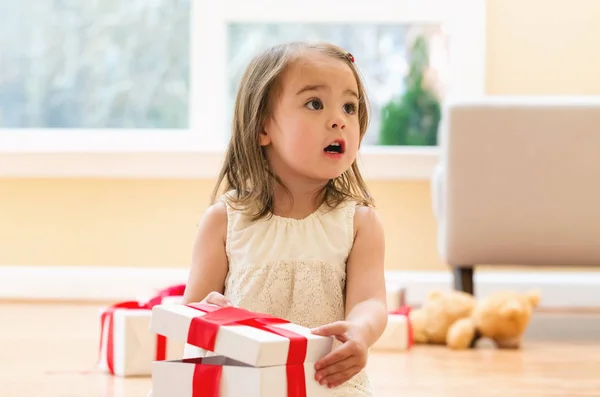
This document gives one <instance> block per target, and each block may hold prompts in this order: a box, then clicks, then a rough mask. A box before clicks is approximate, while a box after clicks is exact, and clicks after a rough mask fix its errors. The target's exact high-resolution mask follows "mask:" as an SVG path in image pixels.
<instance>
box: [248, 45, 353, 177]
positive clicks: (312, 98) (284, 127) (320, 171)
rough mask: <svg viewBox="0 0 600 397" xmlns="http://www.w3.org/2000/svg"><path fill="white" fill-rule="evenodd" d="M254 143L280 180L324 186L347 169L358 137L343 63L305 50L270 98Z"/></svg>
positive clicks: (350, 79)
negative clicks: (268, 114)
mask: <svg viewBox="0 0 600 397" xmlns="http://www.w3.org/2000/svg"><path fill="white" fill-rule="evenodd" d="M272 103H273V104H272V107H271V117H269V118H268V119H267V120H266V122H265V125H264V129H263V132H262V134H261V136H260V143H261V145H262V146H265V147H266V152H267V157H268V160H269V163H270V165H271V167H272V169H273V171H274V172H275V174H276V175H278V176H279V177H280V178H281V179H282V180H283V181H284V182H288V183H289V182H291V179H293V178H302V179H304V180H310V181H315V182H318V183H324V182H327V181H328V180H330V179H333V178H336V177H338V176H340V175H341V174H342V173H344V172H345V171H346V170H347V169H348V168H350V167H351V165H352V163H353V162H354V160H355V159H356V153H357V151H358V145H359V139H360V126H359V120H358V86H357V83H356V79H355V77H354V74H353V73H352V70H351V69H350V68H349V67H348V65H347V64H345V62H344V61H341V60H338V59H334V58H331V57H329V56H327V55H324V54H322V53H320V52H318V51H309V52H307V53H306V55H304V56H303V57H302V58H299V59H298V60H296V61H295V62H293V63H292V64H290V65H289V67H288V68H287V69H286V70H285V72H284V73H283V74H282V75H281V78H280V84H279V87H278V90H277V92H276V93H274V95H273V100H272Z"/></svg>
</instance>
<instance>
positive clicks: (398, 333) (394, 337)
mask: <svg viewBox="0 0 600 397" xmlns="http://www.w3.org/2000/svg"><path fill="white" fill-rule="evenodd" d="M409 314H410V308H409V307H408V306H403V307H401V308H399V309H398V310H394V311H391V312H390V313H389V314H388V323H387V326H386V327H385V330H384V331H383V334H382V335H381V337H380V338H379V339H378V340H377V342H375V343H374V344H373V345H372V346H371V350H376V351H377V350H387V351H405V350H408V349H410V348H411V347H412V346H413V344H414V341H413V334H412V326H411V324H410V317H409Z"/></svg>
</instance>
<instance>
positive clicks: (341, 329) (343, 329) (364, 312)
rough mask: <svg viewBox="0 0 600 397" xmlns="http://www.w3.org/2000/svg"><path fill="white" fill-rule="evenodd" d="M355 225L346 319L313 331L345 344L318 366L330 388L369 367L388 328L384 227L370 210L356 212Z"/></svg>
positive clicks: (348, 268)
mask: <svg viewBox="0 0 600 397" xmlns="http://www.w3.org/2000/svg"><path fill="white" fill-rule="evenodd" d="M354 225H355V238H354V246H353V248H352V251H351V253H350V255H349V257H348V262H347V264H346V275H347V276H346V318H345V320H344V321H337V322H334V323H330V324H325V325H323V326H321V327H318V328H316V329H314V330H313V332H314V333H316V334H318V335H327V336H334V337H335V338H336V339H338V340H340V341H341V342H342V345H341V346H340V347H339V348H338V349H335V350H334V351H332V352H331V353H329V354H327V355H326V356H325V357H323V358H322V359H321V360H319V361H318V362H317V363H316V364H315V370H316V373H315V378H316V380H317V381H319V382H320V383H321V384H323V385H328V386H329V387H336V386H339V385H340V384H342V383H344V382H346V381H347V380H349V379H351V378H352V377H353V376H354V375H356V374H357V373H358V372H360V371H361V370H362V369H363V368H364V367H365V366H366V363H367V353H368V349H369V348H370V347H371V346H372V345H373V344H374V343H375V342H376V341H377V339H378V338H379V337H380V336H381V334H382V333H383V331H384V329H385V327H386V325H387V318H388V317H387V316H388V314H387V304H386V290H385V273H384V256H385V239H384V233H383V225H382V223H381V220H380V218H379V216H378V215H377V213H376V212H375V211H374V210H373V209H371V208H368V207H358V208H357V209H356V214H355V217H354Z"/></svg>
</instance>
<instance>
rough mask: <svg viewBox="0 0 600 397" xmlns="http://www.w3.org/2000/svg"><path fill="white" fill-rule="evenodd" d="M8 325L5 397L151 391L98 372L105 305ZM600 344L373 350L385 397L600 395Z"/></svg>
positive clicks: (146, 384)
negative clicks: (397, 351) (101, 314)
mask: <svg viewBox="0 0 600 397" xmlns="http://www.w3.org/2000/svg"><path fill="white" fill-rule="evenodd" d="M544 315H545V314H543V313H540V314H539V316H544ZM591 316H596V317H593V319H594V320H598V319H600V316H598V315H591ZM595 323H596V324H597V323H599V322H595ZM0 324H1V326H0V396H1V397H76V396H82V397H100V396H102V397H112V396H115V397H121V396H122V397H145V396H146V394H147V392H148V390H149V389H150V388H151V380H150V379H149V378H141V379H126V380H125V379H120V378H115V377H111V376H108V375H105V374H102V373H98V372H97V371H96V370H95V368H94V367H95V361H96V359H97V349H98V340H97V339H98V329H99V328H98V324H99V320H98V306H87V305H58V304H57V305H52V304H17V303H12V304H0ZM572 324H574V323H572ZM599 342H600V335H598V338H596V339H594V338H587V339H585V338H582V340H574V338H573V337H572V336H569V334H568V333H565V337H564V338H563V339H562V340H561V339H560V338H556V335H554V336H553V337H552V338H551V340H548V341H545V340H544V338H543V337H531V338H530V339H528V341H527V344H526V346H525V347H524V348H523V349H522V350H519V351H497V350H495V349H493V348H491V347H489V345H484V346H481V347H480V348H478V349H477V350H472V351H465V352H452V351H449V350H447V349H445V348H443V347H425V346H418V347H416V348H414V349H413V350H412V351H410V352H409V353H405V354H387V355H386V354H374V355H372V356H371V358H370V362H369V371H370V376H371V379H372V382H373V384H374V387H375V388H376V392H377V396H378V397H396V396H411V397H420V396H435V397H459V396H460V397H467V396H477V397H488V396H489V397H491V396H494V397H497V396H511V397H514V396H527V397H542V396H544V397H547V396H565V397H567V396H569V397H576V396H600V343H599ZM86 371H91V372H86Z"/></svg>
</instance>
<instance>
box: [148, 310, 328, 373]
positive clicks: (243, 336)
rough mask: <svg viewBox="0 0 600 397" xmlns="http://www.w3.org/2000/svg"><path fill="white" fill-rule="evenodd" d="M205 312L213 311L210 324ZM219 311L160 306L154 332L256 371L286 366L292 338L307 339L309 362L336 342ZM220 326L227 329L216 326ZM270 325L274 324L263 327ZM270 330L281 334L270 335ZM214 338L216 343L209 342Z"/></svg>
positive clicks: (263, 318) (299, 329)
mask: <svg viewBox="0 0 600 397" xmlns="http://www.w3.org/2000/svg"><path fill="white" fill-rule="evenodd" d="M203 308H204V309H206V310H209V311H212V312H211V313H210V314H211V316H210V322H209V321H206V319H204V317H205V316H206V314H207V312H206V311H204V310H203ZM216 309H219V308H218V307H217V306H213V305H202V304H198V305H158V306H155V307H154V308H153V309H152V311H153V314H152V322H151V329H152V331H153V332H155V333H157V334H159V335H165V336H167V337H169V338H171V339H175V340H179V341H184V342H186V343H189V344H191V345H193V346H197V347H200V348H202V349H205V350H208V351H211V352H213V353H215V354H216V355H221V356H225V357H228V358H231V359H233V360H236V361H240V362H242V363H245V364H248V365H252V366H254V367H267V366H272V365H284V364H286V362H287V358H288V350H289V347H290V339H289V337H290V336H300V337H302V338H305V339H306V341H307V343H306V354H305V358H304V360H305V361H306V362H317V361H318V360H319V359H320V358H321V357H323V356H324V355H325V354H327V353H329V352H330V351H331V348H332V344H333V339H332V338H331V337H323V336H319V335H313V334H312V333H311V331H310V329H309V328H305V327H302V326H300V325H297V324H293V323H290V322H287V321H285V320H281V319H277V318H275V317H272V316H267V315H264V314H262V313H252V312H250V311H247V310H244V309H240V308H235V307H228V308H222V309H220V310H216ZM212 314H217V316H212ZM230 316H234V317H235V318H236V319H237V320H234V319H232V318H231V317H230ZM242 317H243V318H242ZM257 317H261V318H258V319H257ZM213 319H215V320H213ZM219 322H222V323H225V325H219V324H217V323H219ZM268 322H272V323H271V324H269V325H264V324H263V323H268ZM267 328H268V330H267ZM271 330H274V331H276V332H279V333H280V334H279V335H278V334H276V333H274V332H270V331H271ZM211 337H212V338H213V340H209V339H210V338H211Z"/></svg>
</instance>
